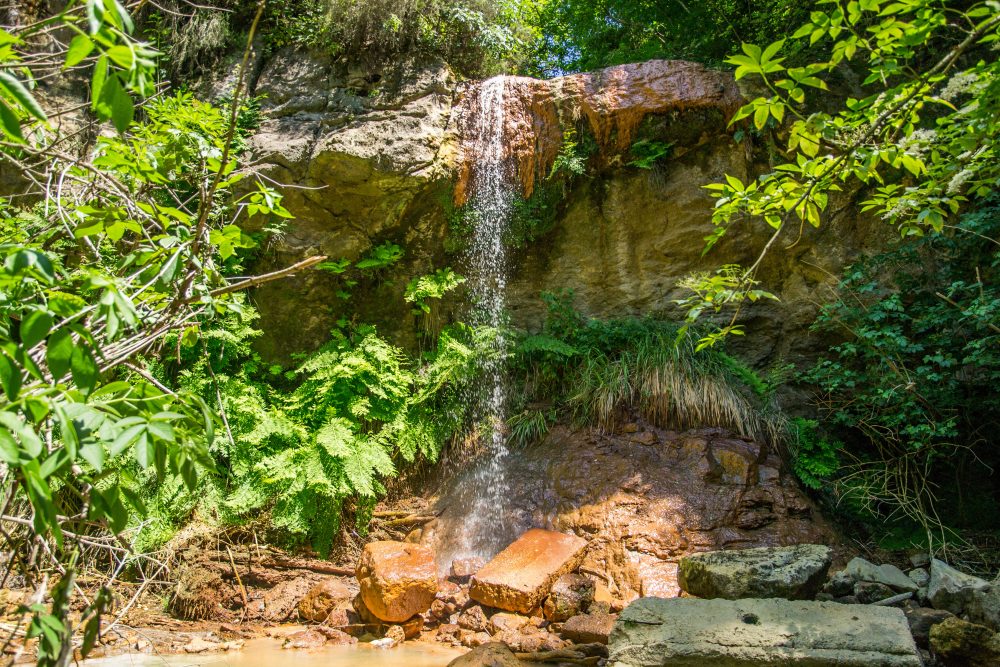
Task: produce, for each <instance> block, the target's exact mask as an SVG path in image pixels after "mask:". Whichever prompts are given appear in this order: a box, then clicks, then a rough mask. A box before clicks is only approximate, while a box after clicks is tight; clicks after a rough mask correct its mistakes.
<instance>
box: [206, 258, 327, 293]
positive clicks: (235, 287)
mask: <svg viewBox="0 0 1000 667" xmlns="http://www.w3.org/2000/svg"><path fill="white" fill-rule="evenodd" d="M325 259H326V256H325V255H316V256H315V257H309V258H308V259H304V260H302V261H301V262H297V263H295V264H292V265H291V266H286V267H285V268H283V269H281V270H279V271H272V272H271V273H263V274H261V275H259V276H254V277H252V278H247V279H246V280H241V281H240V282H238V283H233V284H232V285H226V286H225V287H220V288H219V289H216V290H212V291H211V292H209V293H208V295H209V296H211V297H217V296H222V295H223V294H229V293H230V292H239V291H240V290H245V289H250V288H251V287H257V286H258V285H263V284H264V283H269V282H271V281H272V280H278V279H280V278H286V277H288V276H291V275H293V274H295V273H297V272H299V271H301V270H303V269H308V268H309V267H311V266H315V265H316V264H319V263H320V262H322V261H324V260H325ZM200 298H201V297H200V296H192V297H190V298H189V299H187V302H192V301H197V300H198V299H200Z"/></svg>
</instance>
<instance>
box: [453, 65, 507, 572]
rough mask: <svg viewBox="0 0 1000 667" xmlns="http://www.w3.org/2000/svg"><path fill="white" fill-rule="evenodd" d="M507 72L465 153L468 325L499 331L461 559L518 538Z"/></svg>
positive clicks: (478, 407) (478, 395)
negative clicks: (510, 476)
mask: <svg viewBox="0 0 1000 667" xmlns="http://www.w3.org/2000/svg"><path fill="white" fill-rule="evenodd" d="M506 85H507V77H504V76H498V77H494V78H492V79H489V80H487V81H485V82H483V84H482V85H481V86H480V87H479V89H478V104H477V105H475V112H474V118H472V119H470V126H471V129H472V132H471V136H469V137H467V139H466V141H467V142H468V147H467V148H468V150H469V151H471V152H472V154H473V155H474V160H475V163H474V165H475V166H474V171H473V175H472V180H471V183H470V191H471V198H470V200H469V202H468V205H469V207H470V209H471V211H472V219H473V220H474V230H473V233H472V237H471V240H470V243H469V247H468V250H467V252H466V264H467V267H468V273H469V276H468V278H469V288H470V296H471V299H472V304H471V312H470V313H469V320H470V323H471V324H472V325H474V326H477V327H488V328H491V329H494V330H495V331H496V332H497V335H496V338H495V339H494V340H493V343H492V344H493V345H494V346H495V348H496V349H495V350H493V352H495V353H496V354H492V355H490V356H489V358H488V359H486V360H485V361H484V362H483V364H482V368H481V371H482V373H481V378H482V379H481V381H480V385H479V386H478V387H477V390H476V392H475V395H474V396H473V397H472V402H471V403H472V407H473V409H474V410H475V417H476V418H477V421H478V422H479V424H480V425H481V428H482V432H481V433H480V439H481V445H482V449H483V450H484V452H483V460H482V461H480V462H479V463H478V465H477V467H476V468H475V470H473V471H472V475H471V479H469V480H467V482H466V483H468V484H471V485H472V489H471V490H472V491H473V493H472V494H471V501H470V506H469V508H468V518H467V521H466V524H465V526H464V530H463V534H462V537H461V545H460V547H459V549H458V551H459V553H458V555H459V556H463V557H468V556H481V557H483V558H489V557H492V556H493V555H495V554H496V553H497V552H499V551H500V550H501V549H503V548H504V547H505V546H506V545H507V544H508V543H509V542H510V541H511V540H512V539H513V538H514V536H513V535H510V534H509V533H510V532H511V531H512V529H513V527H512V526H511V522H510V517H509V516H508V511H507V507H506V499H507V496H508V491H509V487H508V483H507V479H506V460H507V458H508V456H509V454H510V452H509V450H508V448H507V438H506V432H505V426H506V419H507V385H506V382H505V369H504V358H505V356H506V354H505V353H506V349H507V340H505V337H504V332H503V325H504V324H505V316H506V292H507V277H508V276H507V274H508V257H507V249H506V248H505V247H504V236H505V235H506V232H507V227H508V224H509V222H510V212H511V205H512V203H513V201H514V193H515V180H514V178H515V175H514V173H513V169H512V163H511V161H510V160H509V159H508V156H507V151H506V150H505V146H504V121H505V119H504V88H505V87H506Z"/></svg>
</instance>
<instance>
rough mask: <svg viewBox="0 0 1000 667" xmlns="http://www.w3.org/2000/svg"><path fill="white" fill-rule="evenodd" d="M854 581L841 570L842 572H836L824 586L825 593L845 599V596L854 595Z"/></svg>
mask: <svg viewBox="0 0 1000 667" xmlns="http://www.w3.org/2000/svg"><path fill="white" fill-rule="evenodd" d="M854 584H855V581H854V579H852V578H851V576H850V575H849V574H847V573H846V572H844V571H843V570H841V571H840V572H835V573H834V574H833V575H832V576H831V577H830V579H829V581H827V582H826V583H825V584H823V592H824V593H827V594H829V595H831V596H833V597H835V598H839V597H844V596H845V595H854Z"/></svg>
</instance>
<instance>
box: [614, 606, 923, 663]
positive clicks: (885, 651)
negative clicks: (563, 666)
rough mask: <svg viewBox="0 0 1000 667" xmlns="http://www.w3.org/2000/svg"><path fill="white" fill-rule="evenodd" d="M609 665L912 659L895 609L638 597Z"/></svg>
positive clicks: (619, 627) (622, 622) (618, 629)
mask: <svg viewBox="0 0 1000 667" xmlns="http://www.w3.org/2000/svg"><path fill="white" fill-rule="evenodd" d="M609 650H610V657H609V664H610V665H612V666H613V667H666V666H668V665H669V666H670V667H674V666H675V665H676V666H681V665H691V666H697V667H750V666H751V665H752V666H766V665H782V666H793V665H803V666H805V665H808V666H809V667H826V666H828V665H829V666H831V667H832V666H834V665H835V666H836V667H872V666H876V665H877V666H881V667H919V666H920V664H921V662H920V657H919V654H918V653H917V647H916V645H915V644H914V642H913V638H912V637H911V636H910V630H909V626H908V625H907V622H906V618H905V616H904V615H903V612H902V611H901V610H899V609H895V608H889V607H869V606H860V605H838V604H835V603H828V602H808V601H789V600H777V599H772V600H694V599H690V598H675V599H670V600H666V599H658V598H642V599H640V600H637V601H636V602H634V603H632V604H631V605H630V606H629V607H627V608H626V609H625V611H624V612H622V615H621V616H620V617H619V619H618V622H617V623H615V627H614V630H613V631H612V633H611V641H610V645H609Z"/></svg>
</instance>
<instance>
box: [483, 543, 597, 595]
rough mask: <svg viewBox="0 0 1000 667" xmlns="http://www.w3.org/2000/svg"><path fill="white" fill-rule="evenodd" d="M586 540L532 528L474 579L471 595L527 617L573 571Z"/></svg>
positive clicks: (578, 561)
mask: <svg viewBox="0 0 1000 667" xmlns="http://www.w3.org/2000/svg"><path fill="white" fill-rule="evenodd" d="M586 546H587V541H586V540H584V539H583V538H580V537H577V536H576V535H566V534H565V533H557V532H555V531H552V530H543V529H541V528H532V529H531V530H529V531H528V532H526V533H525V534H524V535H521V537H519V538H517V540H515V541H514V543H513V544H511V545H510V546H509V547H507V548H506V549H504V550H503V551H501V552H500V553H499V554H497V556H496V557H495V558H494V559H493V560H491V561H490V562H489V563H487V564H486V566H485V567H483V568H482V569H481V570H479V571H478V572H476V574H475V575H474V576H473V577H472V580H471V583H470V586H469V596H470V597H471V598H472V599H473V600H475V601H477V602H481V603H482V604H484V605H487V606H489V607H496V608H498V609H503V610H506V611H515V612H518V613H521V614H527V613H528V612H530V611H532V610H533V609H535V608H537V607H538V606H539V604H541V602H542V600H543V599H544V598H545V596H546V595H547V594H548V592H549V590H550V589H551V588H552V584H553V583H555V581H556V579H558V578H559V577H561V576H562V575H564V574H567V573H569V572H571V571H573V570H574V569H575V568H576V567H577V565H579V564H580V559H581V558H583V551H584V549H585V548H586Z"/></svg>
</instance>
